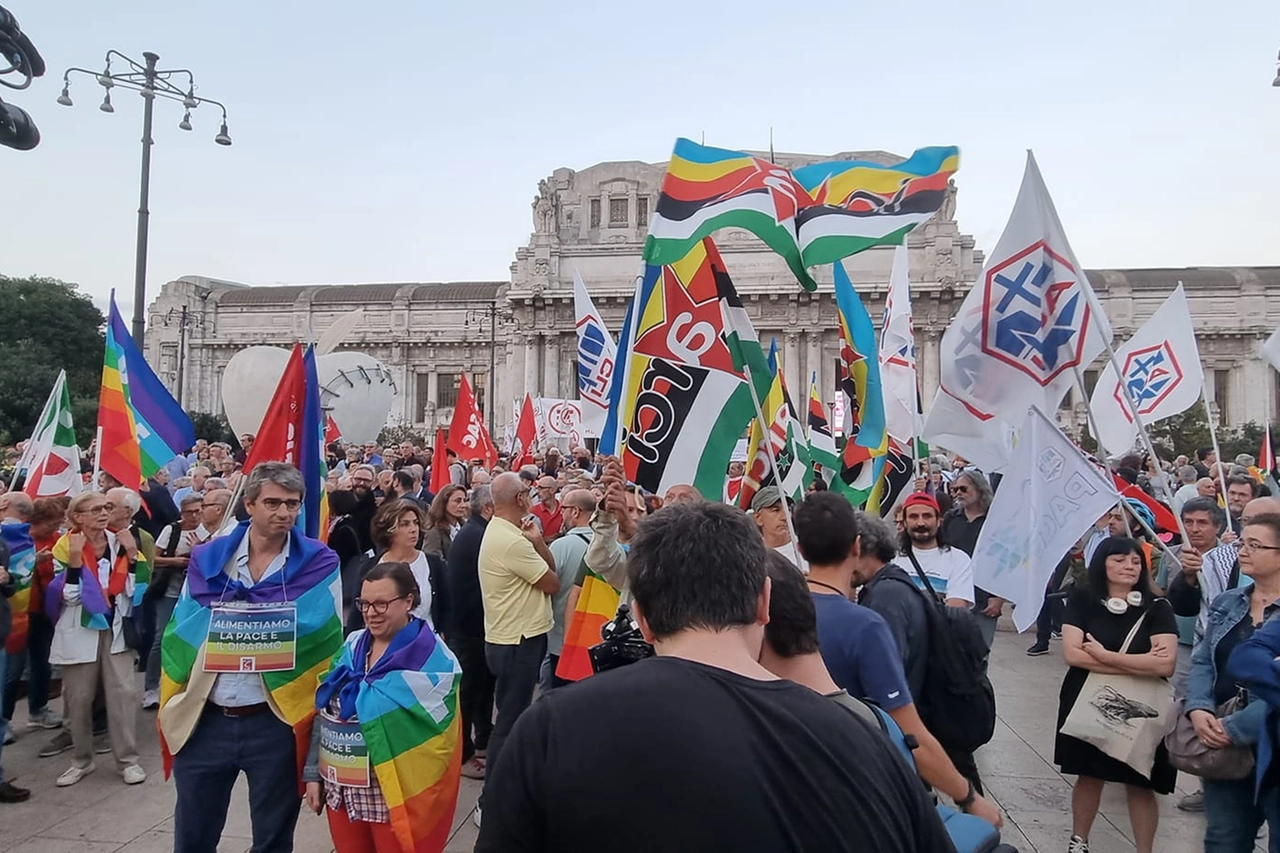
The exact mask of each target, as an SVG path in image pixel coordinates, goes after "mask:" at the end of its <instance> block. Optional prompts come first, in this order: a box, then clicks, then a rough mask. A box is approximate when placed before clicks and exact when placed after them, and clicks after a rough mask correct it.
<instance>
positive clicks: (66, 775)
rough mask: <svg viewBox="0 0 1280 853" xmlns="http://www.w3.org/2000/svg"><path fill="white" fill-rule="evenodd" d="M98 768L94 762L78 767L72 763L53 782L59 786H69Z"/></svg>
mask: <svg viewBox="0 0 1280 853" xmlns="http://www.w3.org/2000/svg"><path fill="white" fill-rule="evenodd" d="M97 769H98V768H97V766H96V765H94V764H90V765H89V766H88V767H76V766H75V765H72V766H71V767H68V768H67V769H66V770H65V771H63V773H62V775H61V776H59V777H58V778H57V780H55V781H54V783H53V784H55V785H57V786H58V787H59V788H69V787H71V786H72V785H74V784H75V783H77V782H79V781H80V780H81V779H83V778H84V777H86V776H88V775H89V774H90V773H92V772H93V771H94V770H97Z"/></svg>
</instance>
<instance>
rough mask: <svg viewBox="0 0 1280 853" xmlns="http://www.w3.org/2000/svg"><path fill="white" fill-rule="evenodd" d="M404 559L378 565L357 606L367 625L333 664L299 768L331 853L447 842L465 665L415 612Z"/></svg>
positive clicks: (427, 851)
mask: <svg viewBox="0 0 1280 853" xmlns="http://www.w3.org/2000/svg"><path fill="white" fill-rule="evenodd" d="M421 597H422V593H421V591H420V588H419V586H418V581H417V579H416V578H415V577H414V574H413V571H412V570H411V569H410V568H409V565H408V564H407V563H379V564H378V565H376V566H374V567H373V568H372V569H370V570H369V572H368V573H367V574H366V575H365V577H364V582H363V585H362V587H361V590H360V598H357V599H356V601H355V604H356V607H358V608H359V610H360V612H361V613H362V614H363V615H364V621H365V626H366V627H365V628H364V629H362V630H359V631H356V632H354V633H353V634H351V635H350V636H349V637H347V639H346V641H345V642H344V643H343V646H342V650H341V651H340V652H338V654H337V655H336V656H335V657H334V659H333V666H332V668H331V669H330V670H329V674H328V675H326V676H325V678H324V680H323V681H322V682H321V684H320V689H319V690H318V691H317V692H316V708H317V710H318V711H319V717H318V718H317V720H316V725H315V726H314V727H313V729H312V736H311V749H310V752H309V754H308V756H307V763H306V766H305V767H304V768H303V775H302V778H303V780H304V781H305V782H306V801H307V805H308V806H309V807H310V808H311V809H312V810H313V811H315V812H316V813H317V814H319V813H320V811H321V810H322V809H325V806H327V807H328V808H327V809H326V811H327V813H328V819H329V832H330V834H331V835H332V837H333V845H334V848H335V850H336V851H337V853H393V851H404V853H433V852H435V853H438V851H441V850H443V849H444V845H445V843H446V842H447V841H448V839H449V830H450V828H451V826H452V817H453V811H454V807H455V806H456V804H457V800H458V784H459V781H460V776H461V769H462V751H461V741H460V738H459V735H460V733H461V728H460V726H461V718H460V717H459V714H458V681H459V679H460V677H461V675H462V668H461V667H460V666H459V665H458V661H457V659H456V658H455V657H454V656H453V652H451V651H449V648H448V646H446V645H445V644H444V642H443V641H442V640H441V639H440V638H439V637H438V636H436V633H435V631H433V630H432V628H431V625H430V624H428V623H427V622H425V621H423V620H422V619H421V618H418V617H417V616H415V615H414V613H413V611H414V609H415V608H416V607H418V605H419V602H420V601H421Z"/></svg>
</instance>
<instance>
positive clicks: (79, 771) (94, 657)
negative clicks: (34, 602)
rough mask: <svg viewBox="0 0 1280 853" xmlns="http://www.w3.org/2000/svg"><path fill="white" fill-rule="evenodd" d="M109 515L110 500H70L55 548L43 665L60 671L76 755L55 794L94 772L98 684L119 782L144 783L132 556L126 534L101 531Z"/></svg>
mask: <svg viewBox="0 0 1280 853" xmlns="http://www.w3.org/2000/svg"><path fill="white" fill-rule="evenodd" d="M114 509H115V507H114V505H113V504H112V501H111V498H110V496H109V495H104V494H101V493H100V492H81V493H80V494H78V495H76V496H75V497H74V498H72V499H71V504H70V505H69V506H68V507H67V517H68V518H69V519H70V521H71V527H70V529H69V530H68V531H67V532H66V533H65V534H63V535H62V537H61V538H60V539H58V541H57V543H56V544H55V545H54V546H53V563H54V577H53V581H52V582H50V584H49V587H48V589H47V590H46V591H45V613H46V614H47V615H48V617H49V621H50V622H52V623H53V625H54V629H53V642H52V645H51V647H50V653H49V662H50V663H52V664H55V665H58V666H61V667H62V700H63V704H64V705H65V706H66V716H67V728H69V729H70V730H71V741H72V746H73V749H74V750H75V752H74V753H73V758H72V764H71V767H69V768H67V770H66V771H65V772H64V773H63V774H62V775H61V776H59V777H58V779H57V782H56V783H55V784H56V785H57V786H58V787H60V788H65V787H67V786H69V785H74V784H76V783H77V782H79V781H80V780H81V779H83V778H84V777H85V776H87V775H88V774H90V773H92V772H93V770H94V763H93V721H92V717H93V697H94V694H95V693H96V692H97V685H98V681H99V679H101V680H102V686H103V691H104V692H105V693H106V697H107V722H108V730H109V732H110V736H111V751H112V753H113V754H114V755H115V759H116V764H117V765H118V767H119V770H120V774H121V776H123V777H124V781H125V784H128V785H137V784H139V783H140V782H145V781H146V778H147V774H146V772H145V771H144V770H143V769H142V768H141V767H140V766H138V742H137V734H136V731H137V728H138V709H139V705H140V700H141V693H140V691H139V690H138V687H137V682H136V681H135V680H134V663H135V660H136V656H135V654H134V651H133V649H131V648H129V646H128V644H127V643H126V642H125V621H126V620H127V619H128V618H129V617H130V615H131V613H132V611H133V593H134V585H135V577H134V572H135V570H136V566H137V562H136V554H137V548H136V543H135V542H134V540H133V539H132V538H131V537H130V534H129V533H128V532H127V530H125V531H121V532H120V533H112V532H111V531H110V530H108V529H107V528H108V524H109V522H110V520H111V515H112V511H113V510H114Z"/></svg>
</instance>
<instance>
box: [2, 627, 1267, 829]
mask: <svg viewBox="0 0 1280 853" xmlns="http://www.w3.org/2000/svg"><path fill="white" fill-rule="evenodd" d="M1030 644H1031V639H1030V637H1028V636H1025V635H1024V636H1018V635H1015V634H1012V633H1008V632H1003V631H1002V632H1001V633H999V634H998V635H997V637H996V643H995V648H994V653H993V658H992V666H991V674H992V680H993V681H994V683H995V687H996V695H997V699H998V703H999V709H1000V722H999V725H998V727H997V729H996V735H995V739H994V740H993V741H992V742H991V743H990V744H989V745H988V746H986V747H985V748H984V749H982V750H981V751H980V752H979V753H978V764H979V767H980V768H981V771H982V775H983V778H984V780H985V781H986V784H987V788H988V793H989V794H990V796H992V797H993V798H994V799H995V800H996V801H997V802H999V804H1000V805H1001V806H1002V807H1003V808H1004V809H1005V811H1006V813H1007V815H1008V817H1007V820H1006V824H1005V832H1004V836H1005V840H1006V841H1008V842H1009V843H1010V844H1012V845H1014V846H1015V847H1017V848H1018V849H1019V850H1021V851H1024V853H1030V852H1031V851H1039V853H1045V851H1054V853H1058V851H1063V850H1065V849H1066V846H1067V839H1068V837H1069V835H1070V827H1071V816H1070V802H1071V781H1070V779H1069V778H1064V777H1063V776H1062V774H1060V773H1058V771H1057V769H1056V768H1055V767H1054V765H1053V764H1052V760H1053V735H1054V721H1055V715H1056V709H1057V702H1058V687H1059V685H1060V684H1061V681H1062V675H1063V672H1064V671H1065V667H1064V665H1063V662H1062V653H1061V647H1060V645H1059V644H1057V643H1055V644H1054V647H1053V651H1052V653H1051V654H1049V655H1046V656H1044V657H1037V658H1029V657H1027V656H1026V655H1025V651H1026V648H1027V646H1029V645H1030ZM139 677H141V676H139ZM55 704H56V703H55ZM153 714H154V712H143V713H142V715H141V717H140V721H139V727H140V730H141V731H140V733H139V734H140V736H141V738H140V739H141V746H142V755H143V761H142V764H143V766H144V767H145V768H146V770H147V772H148V774H149V778H148V779H147V781H146V782H145V783H144V784H142V785H138V786H136V787H126V786H125V785H124V784H123V782H121V780H120V779H119V777H118V776H116V775H115V774H113V773H112V772H111V770H110V769H109V761H110V756H101V757H100V758H105V759H107V760H106V761H102V760H100V761H99V764H98V766H99V769H98V772H96V773H94V774H93V775H91V776H88V777H87V778H85V779H84V780H83V781H82V782H80V783H79V784H77V785H75V786H73V787H71V788H64V789H58V788H55V787H54V785H53V780H54V778H55V777H56V776H57V775H58V773H60V772H61V771H62V770H64V769H65V768H66V767H67V766H68V759H67V754H66V753H64V754H63V755H60V756H57V757H55V758H44V759H42V758H38V757H37V756H36V753H37V751H38V750H39V748H40V747H41V746H42V745H43V744H44V743H45V742H46V741H47V740H48V739H49V737H50V733H48V732H44V731H38V730H37V731H29V730H27V729H26V726H25V723H26V707H25V704H23V703H19V708H18V711H17V715H16V716H17V719H16V720H15V724H16V728H17V729H18V731H19V738H18V741H17V743H15V744H11V745H10V746H7V747H5V748H4V765H5V768H6V770H7V771H8V772H9V773H10V774H12V775H13V776H15V777H17V778H16V781H17V783H18V784H20V785H23V786H24V787H28V788H31V789H32V792H33V793H32V797H31V800H29V801H28V802H26V803H22V804H19V805H3V806H0V849H2V850H5V851H8V853H161V851H166V853H167V851H170V850H172V849H173V787H172V785H170V784H168V783H166V782H164V781H163V779H162V776H161V772H160V758H159V748H158V746H157V742H156V735H155V729H154V726H153V725H152V724H153V721H154V715H153ZM1195 785H1196V780H1194V779H1192V778H1190V777H1186V776H1183V777H1180V779H1179V786H1178V788H1179V791H1178V793H1177V794H1175V795H1172V796H1168V797H1161V798H1160V830H1159V835H1158V837H1157V839H1156V850H1158V851H1160V853H1189V851H1198V850H1201V849H1202V843H1201V838H1202V835H1203V832H1204V819H1203V817H1202V816H1199V815H1188V814H1184V813H1182V812H1179V811H1178V810H1177V809H1176V808H1175V803H1176V801H1177V798H1178V796H1180V795H1181V794H1183V793H1186V792H1188V791H1190V790H1192V789H1193V788H1194V787H1195ZM245 793H246V789H245V785H244V783H243V780H242V781H241V784H240V785H239V786H238V787H237V788H236V792H235V796H234V798H233V800H232V805H231V810H230V815H229V817H228V819H227V826H226V830H225V832H224V834H223V838H222V843H221V845H220V846H219V848H218V849H219V851H222V853H241V851H247V850H248V849H249V845H250V840H249V839H250V833H249V811H248V805H247V801H246V796H245ZM479 793H480V783H479V782H475V781H472V780H469V779H463V780H462V793H461V797H460V799H459V803H458V811H457V813H456V814H455V816H454V827H455V830H454V835H453V838H452V840H451V841H450V844H449V846H448V847H447V848H446V849H447V850H448V851H470V850H471V848H472V846H473V844H474V843H475V835H476V829H475V826H474V825H473V824H472V822H471V819H470V815H471V811H472V809H473V807H474V806H475V801H476V797H477V796H478V795H479ZM1090 840H1091V842H1092V849H1093V851H1094V853H1112V851H1116V852H1117V853H1119V851H1128V850H1133V849H1134V847H1133V842H1132V834H1131V832H1130V829H1129V818H1128V814H1127V811H1126V808H1125V801H1124V792H1123V789H1121V788H1120V787H1119V786H1115V785H1109V786H1107V789H1106V792H1105V794H1104V795H1103V800H1102V813H1101V814H1100V815H1099V816H1098V820H1097V822H1096V823H1095V825H1094V830H1093V834H1092V838H1091V839H1090ZM331 849H332V845H331V843H330V841H329V833H328V827H327V824H326V822H325V820H324V819H323V818H322V817H318V816H316V815H313V814H310V813H307V812H304V813H303V814H302V816H301V817H300V818H299V821H298V831H297V850H298V851H300V853H313V851H327V850H331ZM1259 849H1265V848H1263V847H1260V848H1259Z"/></svg>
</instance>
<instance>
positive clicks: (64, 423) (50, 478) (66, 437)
mask: <svg viewBox="0 0 1280 853" xmlns="http://www.w3.org/2000/svg"><path fill="white" fill-rule="evenodd" d="M17 470H18V471H20V472H21V471H26V472H27V479H26V481H25V483H24V484H23V486H22V491H24V492H26V493H27V494H28V495H30V496H31V497H33V498H47V497H61V496H63V495H78V494H80V491H81V488H82V482H83V481H82V480H81V479H80V448H79V447H78V446H77V445H76V431H75V426H74V425H73V423H72V421H71V394H70V393H69V391H68V390H67V372H66V371H65V370H60V371H58V378H57V380H56V381H54V383H53V391H52V392H51V393H50V394H49V400H48V401H47V402H46V403H45V404H44V411H43V412H41V414H40V420H39V421H37V422H36V428H35V431H34V432H32V433H31V440H30V441H28V442H27V446H26V448H25V449H24V450H23V453H22V459H21V460H19V462H18V467H17Z"/></svg>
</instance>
